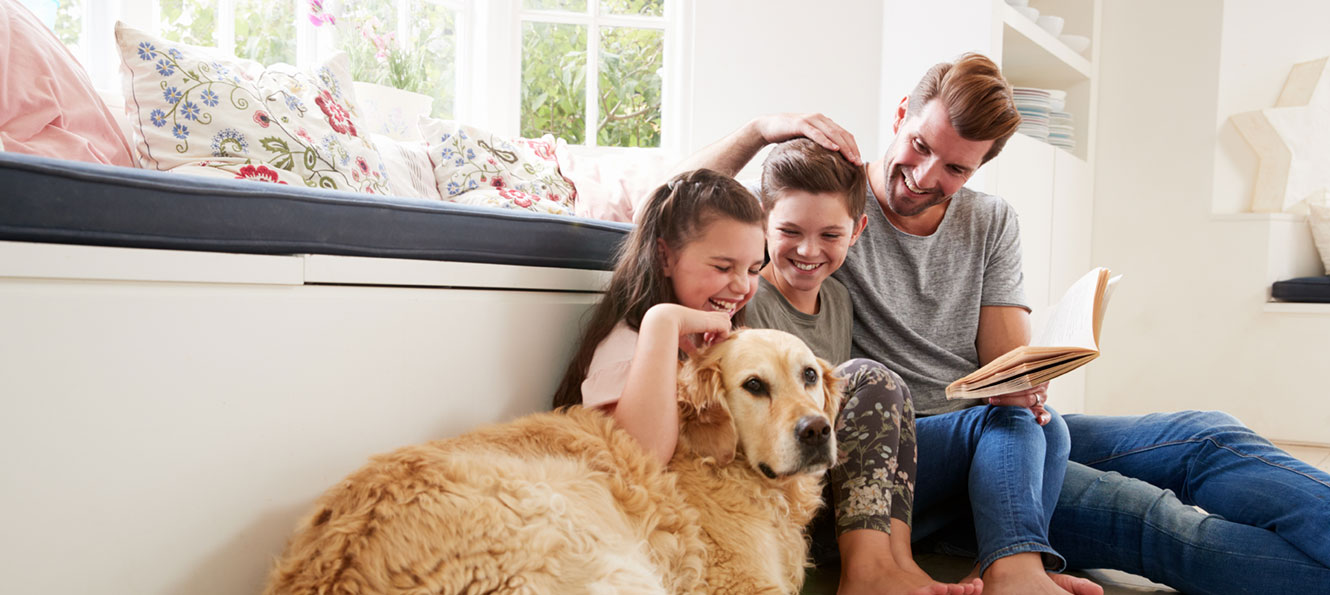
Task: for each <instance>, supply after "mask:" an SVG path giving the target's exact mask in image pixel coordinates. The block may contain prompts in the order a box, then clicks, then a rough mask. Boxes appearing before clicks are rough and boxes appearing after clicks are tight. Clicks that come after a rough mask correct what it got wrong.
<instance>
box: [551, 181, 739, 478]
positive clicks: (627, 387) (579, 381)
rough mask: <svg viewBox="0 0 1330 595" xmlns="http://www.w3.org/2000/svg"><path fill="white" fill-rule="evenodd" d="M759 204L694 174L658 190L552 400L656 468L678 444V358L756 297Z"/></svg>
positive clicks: (735, 187)
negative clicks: (607, 428)
mask: <svg viewBox="0 0 1330 595" xmlns="http://www.w3.org/2000/svg"><path fill="white" fill-rule="evenodd" d="M764 220H765V217H764V215H763V212H762V206H761V205H760V204H758V201H757V199H756V198H755V197H754V196H753V195H752V194H751V193H749V192H748V191H747V190H746V189H744V187H743V185H741V184H739V183H738V182H736V181H734V179H733V178H730V177H728V176H724V175H721V174H719V173H716V172H714V171H711V170H707V169H700V170H696V171H691V172H686V173H683V174H679V175H678V176H675V177H674V178H673V179H672V180H670V181H669V182H668V183H667V184H665V185H663V186H661V187H660V188H657V189H656V191H655V192H654V193H653V194H652V196H651V198H650V199H649V200H648V201H647V203H646V205H645V206H644V207H643V209H642V213H641V215H640V219H639V220H638V222H637V227H636V228H634V229H633V231H632V232H631V233H629V235H628V238H627V240H626V241H625V243H624V248H623V250H622V252H621V254H620V255H619V260H618V264H617V265H616V266H615V269H614V274H613V275H612V276H611V278H610V285H609V288H608V289H607V290H606V291H605V297H604V298H603V299H602V300H601V301H600V303H599V304H598V305H597V306H596V309H595V313H594V314H593V315H592V318H591V322H590V324H588V325H587V328H586V331H585V332H584V333H583V335H582V341H581V343H580V345H579V347H578V350H577V353H576V355H575V356H574V357H573V360H572V362H571V363H570V364H569V366H568V371H567V372H566V373H565V374H564V378H563V382H562V383H561V384H560V386H559V389H558V392H556V393H555V396H554V405H555V407H561V406H565V405H573V404H577V403H581V404H583V405H584V406H586V407H600V408H601V409H602V410H604V411H605V412H606V413H608V414H609V415H611V416H612V417H614V419H615V420H616V421H617V422H618V423H619V425H621V426H622V427H623V428H624V429H625V430H627V431H628V433H629V434H631V435H632V436H633V437H634V438H636V439H637V440H638V441H639V442H641V443H642V446H643V447H645V448H646V449H647V451H648V452H650V453H652V454H653V455H655V456H656V458H657V459H658V460H660V461H661V462H662V463H665V462H668V461H669V460H670V457H671V456H672V455H673V454H674V447H675V443H676V442H677V441H678V438H679V409H678V397H677V396H676V392H675V391H676V387H675V377H676V374H677V370H678V365H679V351H680V350H683V351H685V352H692V351H693V350H695V349H696V348H697V347H699V346H700V345H702V344H703V343H705V342H707V341H709V340H711V339H714V338H722V337H725V336H727V335H728V334H729V332H730V329H731V328H732V327H733V325H735V324H736V323H739V322H742V314H741V309H742V308H743V307H744V305H745V304H747V303H748V300H750V299H752V297H753V293H754V292H755V291H757V274H758V271H759V270H760V269H761V268H762V262H763V231H762V226H763V221H764Z"/></svg>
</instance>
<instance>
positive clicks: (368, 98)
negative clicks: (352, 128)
mask: <svg viewBox="0 0 1330 595" xmlns="http://www.w3.org/2000/svg"><path fill="white" fill-rule="evenodd" d="M352 86H353V87H355V89H356V98H357V99H359V100H360V108H361V111H362V112H363V114H364V116H365V127H364V129H365V130H366V131H368V132H369V133H371V134H382V135H384V136H386V137H388V138H391V139H393V140H397V141H424V140H425V137H423V136H421V135H420V126H419V125H418V124H419V122H420V118H422V117H425V116H428V115H429V113H430V110H431V109H433V107H434V98H433V97H430V96H429V95H423V94H420V93H412V92H411V91H403V90H401V89H395V88H393V87H387V86H384V85H376V84H374V83H362V82H360V81H356V82H355V83H352Z"/></svg>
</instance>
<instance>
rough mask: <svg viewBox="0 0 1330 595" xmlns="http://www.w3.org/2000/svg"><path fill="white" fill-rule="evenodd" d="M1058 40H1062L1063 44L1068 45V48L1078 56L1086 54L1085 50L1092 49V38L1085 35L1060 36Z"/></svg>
mask: <svg viewBox="0 0 1330 595" xmlns="http://www.w3.org/2000/svg"><path fill="white" fill-rule="evenodd" d="M1058 39H1061V40H1062V43H1065V44H1067V47H1069V48H1071V51H1073V52H1076V53H1078V54H1084V53H1085V50H1088V49H1090V38H1089V37H1086V36H1084V35H1072V34H1070V33H1068V34H1066V35H1059V36H1058Z"/></svg>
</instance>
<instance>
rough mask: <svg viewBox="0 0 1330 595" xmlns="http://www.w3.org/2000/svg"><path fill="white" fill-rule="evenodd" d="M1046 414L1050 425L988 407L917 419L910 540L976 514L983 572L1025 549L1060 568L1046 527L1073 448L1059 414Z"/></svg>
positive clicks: (1015, 410)
mask: <svg viewBox="0 0 1330 595" xmlns="http://www.w3.org/2000/svg"><path fill="white" fill-rule="evenodd" d="M1049 412H1050V413H1052V415H1053V418H1052V421H1050V422H1049V423H1048V424H1047V425H1044V426H1040V425H1039V424H1038V423H1037V422H1036V421H1035V418H1034V415H1033V414H1032V413H1030V410H1029V409H1025V408H1022V407H992V406H987V405H984V406H976V407H970V408H968V409H964V410H961V411H955V412H952V413H944V414H941V415H931V416H928V417H919V418H917V419H916V420H915V429H916V438H917V443H918V449H919V467H918V473H919V477H918V482H917V483H916V485H915V505H914V506H915V510H914V515H915V523H914V528H913V531H912V533H911V537H912V538H913V539H915V540H920V539H925V538H928V537H929V536H930V535H932V534H933V533H936V532H937V531H939V530H940V529H942V528H943V527H945V526H948V525H952V524H953V521H956V520H961V519H960V517H964V516H971V517H972V521H973V527H974V531H973V535H974V536H975V539H976V540H977V544H976V545H977V549H976V552H977V561H978V563H979V567H980V572H983V571H984V570H987V568H988V566H989V565H990V564H992V563H993V562H994V561H995V560H997V559H999V558H1002V557H1005V556H1010V555H1012V554H1019V553H1024V552H1039V553H1041V554H1043V555H1044V563H1045V566H1047V567H1048V568H1049V569H1051V570H1061V569H1062V568H1063V567H1064V566H1065V565H1066V561H1065V560H1064V559H1063V558H1062V556H1060V555H1058V553H1057V552H1056V551H1055V550H1054V548H1053V547H1052V546H1051V545H1050V544H1049V539H1048V525H1049V521H1050V520H1051V518H1052V515H1053V511H1054V508H1055V507H1056V503H1057V501H1058V494H1059V492H1060V490H1061V487H1062V480H1063V474H1064V472H1065V470H1066V464H1067V452H1068V448H1069V445H1068V434H1067V426H1066V424H1065V423H1064V422H1063V421H1062V417H1061V416H1059V415H1058V414H1057V413H1056V412H1054V411H1052V410H1051V409H1050V410H1049ZM964 520H971V519H964ZM963 524H965V525H969V523H963Z"/></svg>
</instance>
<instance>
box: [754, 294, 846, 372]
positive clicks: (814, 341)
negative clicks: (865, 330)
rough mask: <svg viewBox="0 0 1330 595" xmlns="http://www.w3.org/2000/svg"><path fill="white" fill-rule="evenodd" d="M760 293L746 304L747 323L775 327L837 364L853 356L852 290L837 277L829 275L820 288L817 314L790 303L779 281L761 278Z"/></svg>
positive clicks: (755, 326)
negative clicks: (775, 282) (851, 336)
mask: <svg viewBox="0 0 1330 595" xmlns="http://www.w3.org/2000/svg"><path fill="white" fill-rule="evenodd" d="M757 279H758V280H757V294H756V295H754V296H753V299H752V300H749V302H748V305H747V306H744V323H745V324H747V325H748V326H750V327H752V328H774V329H777V330H782V331H785V332H787V333H790V334H792V335H794V336H796V337H799V338H800V339H803V341H804V343H807V344H808V347H809V348H810V349H812V350H813V354H814V355H817V356H818V357H820V358H822V359H824V360H827V361H828V362H831V365H833V366H834V365H837V364H840V363H841V362H844V361H845V360H848V359H850V335H851V331H852V330H853V328H854V327H853V324H854V321H853V314H852V313H851V306H850V293H849V292H848V291H846V290H845V286H844V285H841V283H840V282H839V281H837V280H835V279H832V278H827V280H826V281H823V282H822V287H821V288H820V289H819V290H818V298H819V300H820V303H819V305H818V309H817V314H805V313H803V312H800V311H799V309H798V308H795V307H794V306H792V305H790V302H789V300H787V299H785V296H784V295H781V293H780V290H779V289H776V286H775V285H772V284H771V282H769V281H767V280H766V279H764V278H762V277H758V278H757Z"/></svg>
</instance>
